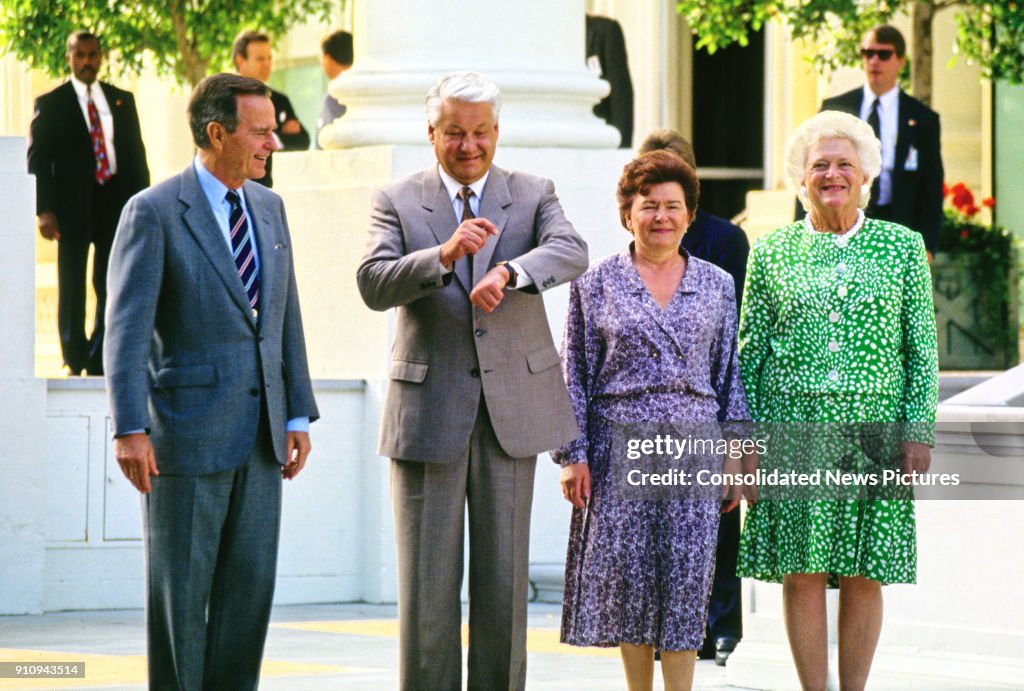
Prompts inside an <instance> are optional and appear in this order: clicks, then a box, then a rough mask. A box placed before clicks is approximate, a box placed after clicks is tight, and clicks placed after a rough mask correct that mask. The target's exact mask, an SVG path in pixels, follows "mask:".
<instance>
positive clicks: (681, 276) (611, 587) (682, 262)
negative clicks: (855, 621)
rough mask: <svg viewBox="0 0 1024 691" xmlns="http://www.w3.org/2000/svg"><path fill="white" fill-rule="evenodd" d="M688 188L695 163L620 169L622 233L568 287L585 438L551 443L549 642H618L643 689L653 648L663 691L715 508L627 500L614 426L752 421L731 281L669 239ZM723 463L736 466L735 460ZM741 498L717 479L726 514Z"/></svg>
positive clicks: (682, 215)
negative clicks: (558, 555)
mask: <svg viewBox="0 0 1024 691" xmlns="http://www.w3.org/2000/svg"><path fill="white" fill-rule="evenodd" d="M699 194H700V187H699V183H698V181H697V176H696V173H694V171H693V169H692V168H690V167H689V166H687V165H686V163H684V162H682V160H681V159H679V158H678V157H676V156H673V155H671V154H669V153H666V152H663V151H655V152H651V153H648V154H645V155H643V156H641V157H639V158H637V159H636V160H634V161H632V162H630V163H629V164H627V165H626V167H625V169H624V170H623V174H622V178H621V179H620V181H619V187H618V201H619V213H620V217H621V220H622V224H623V226H625V228H626V229H627V230H628V231H629V232H630V233H632V235H633V242H632V243H630V245H629V247H628V248H627V249H624V250H623V251H622V252H621V253H619V254H617V255H614V256H611V257H608V258H607V259H604V260H603V261H601V262H599V263H597V264H595V265H594V266H592V267H591V268H590V270H589V271H587V273H585V274H584V275H583V276H581V277H580V278H578V279H576V280H575V281H574V282H573V284H572V287H571V289H570V302H569V315H568V318H567V321H566V327H565V343H564V345H563V353H562V360H563V369H564V373H565V378H566V383H567V385H568V388H569V394H570V396H571V398H572V402H573V407H574V409H575V411H576V419H577V421H578V423H579V425H580V429H581V430H583V431H584V434H583V435H582V436H581V437H580V438H579V439H578V440H577V441H575V442H573V443H571V444H568V445H566V446H564V447H562V448H560V449H558V450H556V451H555V452H553V456H554V459H555V461H556V462H559V463H561V464H562V491H563V494H564V495H565V497H566V499H567V500H568V501H570V502H571V503H572V504H573V506H574V507H575V508H574V510H573V515H572V524H571V527H570V534H569V549H568V556H567V560H566V575H565V602H564V606H563V610H562V641H563V642H565V643H569V644H571V645H580V646H606V647H611V646H619V647H620V651H621V654H622V661H623V666H624V668H625V673H626V679H627V682H628V686H629V688H630V689H631V690H633V689H650V688H651V687H652V684H653V677H654V651H655V650H660V651H661V661H662V673H663V675H664V677H665V687H666V689H676V688H689V686H690V685H691V684H692V680H693V665H694V660H695V655H696V649H697V648H698V647H699V646H700V644H701V642H702V640H703V638H704V624H705V619H706V616H707V603H708V596H709V594H710V589H711V581H712V575H713V567H714V554H715V541H716V534H717V529H718V518H719V512H720V510H721V509H722V506H723V505H722V502H720V501H719V500H718V498H719V494H718V491H717V490H713V492H714V494H712V495H711V496H710V498H705V499H692V498H685V499H683V498H674V497H670V498H668V499H666V498H664V497H656V496H654V494H652V495H650V496H649V497H646V498H645V497H644V496H643V495H642V494H641V495H639V497H637V496H633V497H626V496H624V494H623V492H622V491H621V490H620V487H621V483H622V479H621V476H622V471H623V469H624V468H626V467H627V466H625V465H623V462H624V458H622V457H621V454H620V451H621V449H620V448H619V447H618V446H616V447H615V449H616V452H615V453H614V454H613V452H612V451H613V432H614V431H615V430H616V429H619V430H621V429H622V426H623V425H625V426H627V427H632V426H635V425H645V424H658V423H673V425H674V427H673V428H674V429H677V430H682V429H684V428H685V427H686V426H687V425H691V424H692V423H701V422H703V423H711V424H712V425H717V423H718V422H721V421H730V420H747V419H748V418H749V415H748V413H747V404H746V400H745V398H744V394H743V386H742V384H741V382H740V378H739V371H738V365H737V359H736V298H735V288H734V285H733V281H732V278H731V277H730V276H729V274H727V273H726V272H725V271H722V270H721V269H719V268H717V267H715V266H714V265H712V264H710V263H708V262H705V261H702V260H700V259H696V258H694V257H691V256H690V255H689V254H688V253H687V252H686V250H684V249H682V248H681V247H680V245H679V241H680V240H681V239H682V236H683V233H685V232H686V228H687V227H688V226H689V225H690V222H691V221H692V220H693V216H694V213H695V211H696V207H697V199H698V196H699ZM718 463H719V464H721V460H720V459H719V460H718ZM725 463H726V466H725V472H732V473H738V472H739V470H740V469H739V461H738V460H735V459H729V458H726V460H725ZM739 492H740V488H738V487H732V488H731V489H730V492H729V497H728V501H727V502H726V507H727V508H733V507H735V505H736V504H737V503H738V496H739ZM676 496H677V497H678V496H681V495H676ZM691 496H692V495H691ZM705 496H707V494H706V493H705Z"/></svg>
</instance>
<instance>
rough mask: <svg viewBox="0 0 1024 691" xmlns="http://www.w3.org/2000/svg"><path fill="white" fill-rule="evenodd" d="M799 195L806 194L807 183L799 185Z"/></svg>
mask: <svg viewBox="0 0 1024 691" xmlns="http://www.w3.org/2000/svg"><path fill="white" fill-rule="evenodd" d="M800 196H801V197H806V196H807V185H800Z"/></svg>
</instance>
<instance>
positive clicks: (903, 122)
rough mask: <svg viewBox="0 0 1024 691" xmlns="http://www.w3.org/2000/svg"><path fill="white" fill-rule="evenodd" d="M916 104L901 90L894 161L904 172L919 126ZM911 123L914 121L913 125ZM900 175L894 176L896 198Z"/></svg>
mask: <svg viewBox="0 0 1024 691" xmlns="http://www.w3.org/2000/svg"><path fill="white" fill-rule="evenodd" d="M913 111H914V106H913V102H912V101H911V100H910V97H909V96H907V95H906V94H905V93H903V91H902V90H901V91H900V105H899V112H898V113H897V115H898V116H899V122H898V123H897V125H898V127H897V130H896V154H895V155H896V160H895V161H893V169H894V171H895V172H897V173H902V172H903V170H904V166H905V165H906V163H907V155H908V154H910V146H911V145H912V144H913V143H914V130H915V129H916V128H917V120H916V119H915V118H914V112H913ZM911 123H914V124H913V125H912V124H911ZM898 177H899V176H897V175H894V176H893V192H892V196H893V199H895V198H896V195H897V191H896V180H897V179H898Z"/></svg>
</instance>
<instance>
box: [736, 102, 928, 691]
mask: <svg viewBox="0 0 1024 691" xmlns="http://www.w3.org/2000/svg"><path fill="white" fill-rule="evenodd" d="M786 160H787V173H788V174H789V177H790V178H791V179H792V180H793V182H794V183H796V185H798V186H799V197H800V200H801V202H802V203H803V206H804V208H805V209H806V210H807V212H808V213H807V216H806V218H805V219H804V220H802V221H798V222H796V223H793V224H791V225H788V226H785V227H783V228H779V229H777V230H775V231H773V232H772V233H769V234H768V235H766V236H764V237H763V238H762V239H760V240H759V241H757V242H756V243H755V244H754V246H753V249H752V251H751V254H750V263H749V266H748V270H747V284H746V290H745V297H744V300H743V310H742V315H741V318H740V326H739V348H740V371H741V373H742V376H743V382H744V386H745V388H746V392H747V399H748V401H749V404H750V412H751V414H752V416H753V418H754V420H755V421H758V422H764V423H766V425H767V427H768V428H769V429H771V430H774V432H772V433H771V434H770V435H769V451H768V453H767V454H766V456H765V458H764V460H763V463H762V467H763V468H765V469H767V468H768V467H771V464H773V463H774V464H775V467H780V466H781V465H783V464H785V463H787V462H792V461H794V456H793V455H792V454H790V455H787V456H783V454H782V453H781V452H779V451H778V446H777V445H773V444H772V441H771V437H773V436H774V437H786V436H788V437H790V438H795V437H800V436H802V438H803V441H805V442H806V441H807V440H808V439H809V438H810V437H817V438H816V439H811V441H812V442H813V443H814V444H816V446H815V449H816V451H815V452H814V455H812V456H808V455H807V452H806V449H805V450H804V455H803V456H802V457H800V458H802V459H804V460H805V462H806V460H807V459H808V458H810V459H811V460H812V462H813V463H814V464H815V465H816V466H817V467H818V468H828V469H830V470H833V471H838V470H844V469H845V470H851V467H850V466H849V455H848V454H847V455H843V454H842V453H840V452H841V451H849V449H851V448H853V447H852V446H851V445H850V444H855V446H857V448H856V451H857V453H856V454H854V455H855V456H856V457H857V459H859V460H855V461H854V463H853V467H852V473H851V474H852V475H856V474H858V473H859V474H860V475H861V476H864V477H868V476H872V477H875V481H876V482H877V481H878V480H879V479H882V478H884V476H883V474H882V472H881V467H882V466H881V465H879V464H880V463H884V462H885V458H884V456H885V454H884V453H883V452H878V451H877V449H878V448H879V447H878V445H877V444H876V446H875V447H871V448H874V449H875V452H874V456H872V452H871V451H869V450H867V449H868V447H869V444H866V443H864V439H865V438H868V437H870V435H866V436H860V437H858V438H857V439H858V440H859V441H858V442H856V443H854V442H851V440H850V438H849V437H848V436H843V435H840V436H838V437H835V436H833V437H829V433H828V432H823V431H822V430H823V429H825V428H826V427H828V426H829V425H841V426H848V425H860V427H858V429H861V430H863V429H866V428H867V426H866V425H863V424H862V423H871V424H872V425H874V426H875V427H877V428H878V429H881V430H883V431H882V432H880V433H879V435H880V436H881V437H882V438H884V437H885V435H886V434H888V435H890V437H889V438H890V439H891V440H892V443H891V444H890V449H891V452H890V454H889V456H888V458H890V459H894V461H893V468H892V469H893V470H895V472H896V476H897V479H903V480H904V481H906V479H907V476H909V477H911V478H912V477H913V476H912V475H910V474H911V473H913V472H918V473H923V472H926V471H927V469H928V466H929V464H930V462H931V450H930V448H929V447H930V446H931V445H932V442H933V435H934V422H935V407H936V401H937V397H938V361H937V351H936V332H935V316H934V310H933V307H932V285H931V275H930V272H929V269H928V260H927V256H926V253H925V248H924V242H923V240H922V237H921V235H920V234H919V233H917V232H914V231H913V230H909V229H907V228H904V227H903V226H899V225H896V224H894V223H889V222H885V221H878V220H874V219H866V218H865V217H864V212H863V211H862V209H863V208H864V207H865V206H866V204H867V201H868V197H869V196H870V191H871V181H872V180H873V179H874V178H875V177H877V175H878V174H879V172H880V170H881V164H882V161H881V153H880V145H879V142H878V140H877V139H876V138H875V136H874V132H873V131H872V129H871V127H870V126H868V125H867V124H866V123H865V122H864V121H862V120H860V119H858V118H855V117H853V116H852V115H847V114H845V113H839V112H836V111H825V112H822V113H819V114H818V115H816V116H815V117H813V118H811V119H809V120H808V121H806V122H804V123H803V124H802V125H801V126H800V127H799V128H798V130H797V131H796V133H795V134H794V135H793V137H792V139H791V140H790V141H789V143H788V145H787V151H786ZM878 423H881V424H878ZM809 424H813V425H814V426H815V428H814V431H813V432H812V434H811V435H807V434H806V431H810V430H808V429H807V428H808V425H809ZM801 425H803V427H801ZM798 429H802V430H805V431H804V432H803V433H802V434H801V433H797V432H796V430H798ZM844 434H846V433H844ZM824 438H831V439H832V440H833V442H834V441H835V439H838V440H839V442H838V443H832V444H831V445H830V443H829V442H825V441H822V439H824ZM882 446H884V444H882ZM792 448H793V447H787V449H788V450H790V451H791V450H792ZM773 449H776V453H775V457H774V458H773ZM832 452H835V453H832ZM840 456H841V457H842V458H840ZM872 457H873V458H874V460H871V458H872ZM865 460H866V461H867V463H866V465H865V464H864V463H863V462H864V461H865ZM796 461H799V458H797V459H796ZM858 463H860V465H858ZM872 463H875V465H874V466H873V470H872V468H871V467H866V466H871V464H872ZM804 470H806V467H805V468H804ZM872 473H873V474H872ZM889 484H892V483H891V479H890V481H889ZM779 496H785V495H779ZM789 496H790V497H792V496H795V495H789ZM822 496H823V495H821V494H817V495H813V496H810V497H808V496H807V495H804V496H802V497H801V498H789V499H780V500H777V501H776V500H772V501H766V500H765V492H764V490H762V498H761V499H762V500H761V501H760V502H758V503H756V504H755V505H754V506H752V507H751V508H750V509H749V511H748V513H747V516H746V521H745V524H744V527H743V533H742V537H741V539H740V556H739V566H738V571H739V574H740V575H741V576H748V577H753V578H757V579H760V580H765V581H771V582H781V583H782V586H783V589H782V590H783V609H784V619H785V625H786V633H787V636H788V637H789V643H790V648H791V650H792V653H793V659H794V662H795V663H796V668H797V674H798V675H799V677H800V683H801V685H802V686H803V688H805V689H825V687H826V685H827V678H828V644H827V640H828V636H827V630H826V629H827V627H826V618H825V589H826V587H836V586H838V587H839V680H840V684H841V687H842V688H843V689H861V688H863V687H864V685H865V683H866V681H867V677H868V673H869V672H870V669H871V661H872V658H873V656H874V652H875V647H876V645H877V643H878V637H879V634H880V633H881V627H882V591H881V586H882V585H884V584H888V583H913V582H914V581H915V580H916V566H917V542H916V533H915V524H914V505H913V501H912V498H913V492H912V487H907V486H905V485H901V484H897V485H896V486H895V489H889V490H887V489H886V488H885V487H881V488H879V487H869V488H868V489H867V490H865V491H863V492H862V493H861V494H859V495H854V494H851V493H847V494H842V495H841V496H840V498H836V499H832V498H824V499H823V498H821V497H822ZM829 496H836V495H829ZM852 497H856V498H852Z"/></svg>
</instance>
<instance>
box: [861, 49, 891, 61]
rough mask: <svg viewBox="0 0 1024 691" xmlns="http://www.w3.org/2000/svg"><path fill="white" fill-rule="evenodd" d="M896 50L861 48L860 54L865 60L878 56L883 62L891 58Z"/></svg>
mask: <svg viewBox="0 0 1024 691" xmlns="http://www.w3.org/2000/svg"><path fill="white" fill-rule="evenodd" d="M895 52H896V51H895V50H893V49H892V48H879V49H877V50H876V49H874V48H861V49H860V56H861V57H862V58H864V59H865V60H870V59H871V58H874V57H877V58H878V59H879V60H881V61H882V62H885V61H886V60H888V59H889V58H891V57H892V56H893V54H894V53H895Z"/></svg>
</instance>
